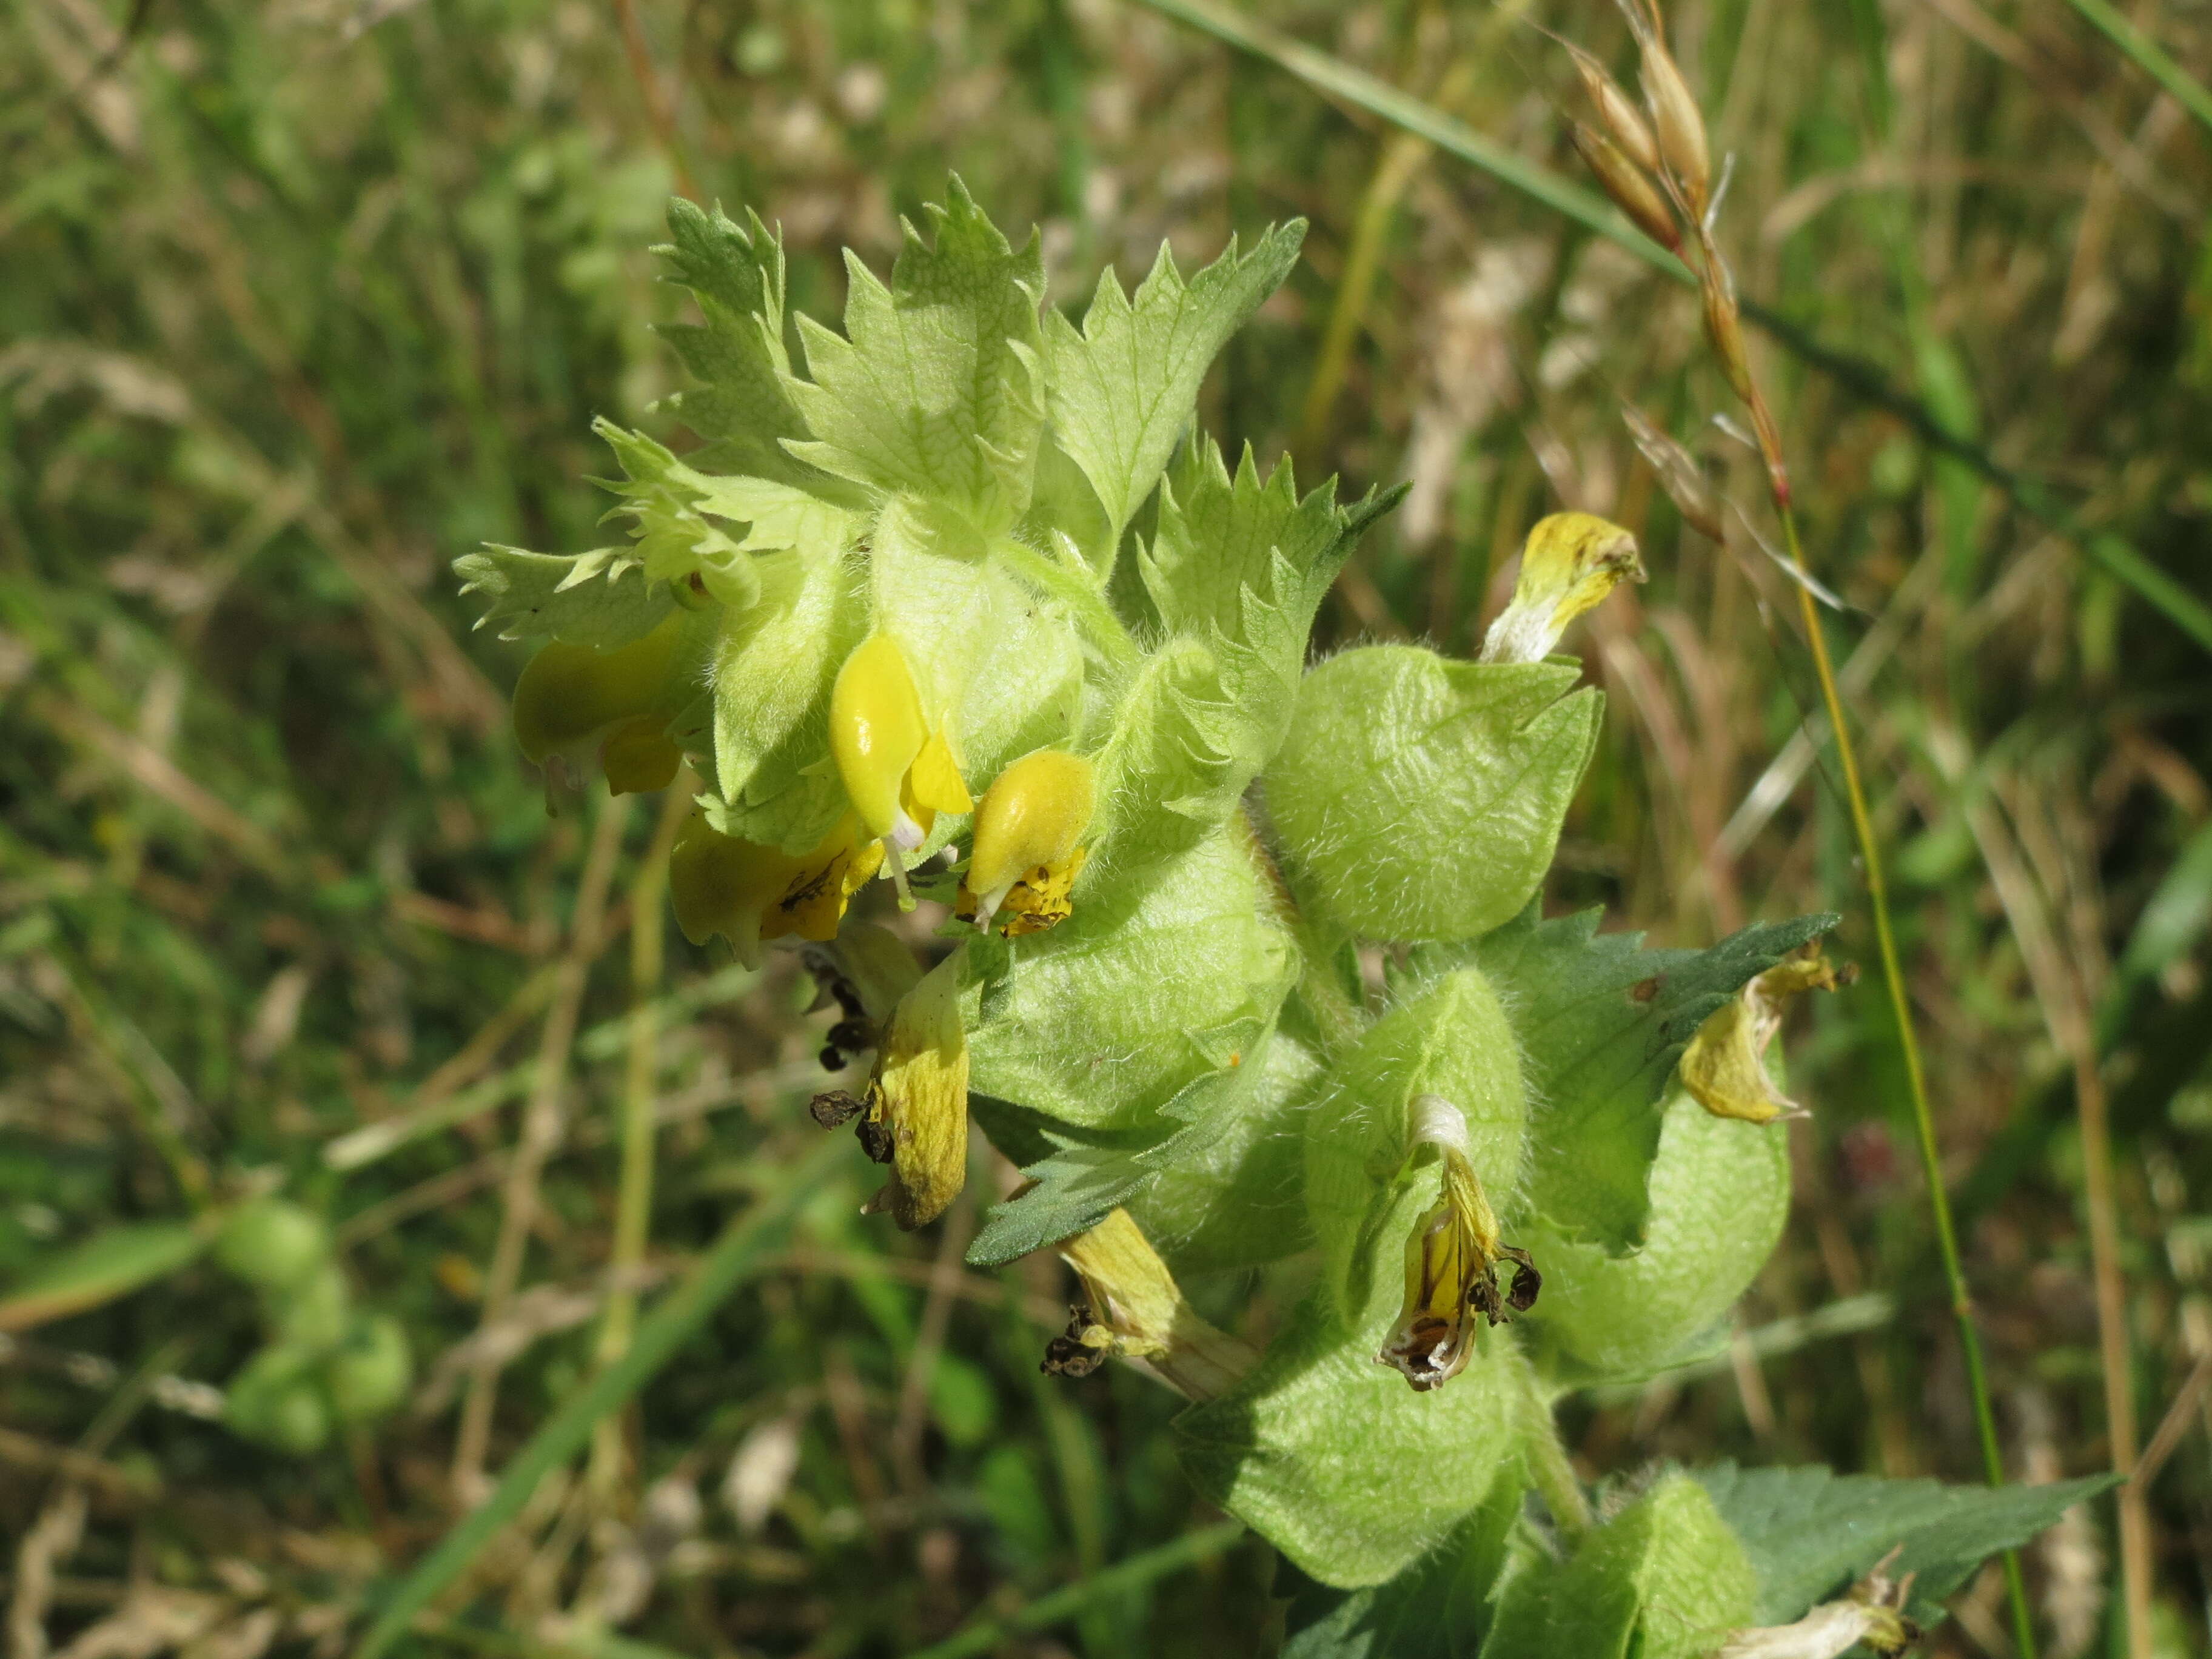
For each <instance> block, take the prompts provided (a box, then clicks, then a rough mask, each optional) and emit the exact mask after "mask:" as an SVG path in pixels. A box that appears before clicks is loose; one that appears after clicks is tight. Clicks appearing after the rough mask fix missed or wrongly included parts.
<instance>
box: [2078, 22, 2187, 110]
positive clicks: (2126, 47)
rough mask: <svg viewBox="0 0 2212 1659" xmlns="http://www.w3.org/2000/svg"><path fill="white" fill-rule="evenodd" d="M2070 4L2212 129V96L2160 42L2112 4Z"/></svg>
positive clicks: (2180, 103) (2181, 104) (2132, 61)
mask: <svg viewBox="0 0 2212 1659" xmlns="http://www.w3.org/2000/svg"><path fill="white" fill-rule="evenodd" d="M2067 3H2069V5H2071V6H2072V7H2073V8H2074V9H2075V10H2076V11H2078V12H2080V13H2081V15H2082V16H2084V17H2086V18H2087V19H2088V20H2089V21H2090V22H2091V23H2093V24H2094V25H2095V26H2096V27H2097V28H2098V29H2099V30H2100V31H2101V32H2102V33H2104V35H2105V38H2106V39H2107V40H2110V41H2111V42H2112V44H2113V45H2114V46H2118V48H2119V49H2120V51H2121V52H2124V54H2125V55H2126V56H2127V58H2128V59H2129V61H2130V62H2131V63H2133V64H2135V65H2136V67H2137V68H2138V69H2140V70H2142V72H2143V73H2144V74H2146V75H2148V76H2150V78H2151V79H2152V80H2154V81H2155V82H2158V83H2159V85H2160V86H2162V87H2164V88H2166V90H2167V91H2168V92H2170V93H2172V94H2173V96H2174V100H2175V101H2176V102H2178V103H2179V105H2180V106H2182V108H2184V109H2185V110H2187V111H2188V112H2190V113H2191V115H2193V116H2195V117H2196V118H2197V119H2198V120H2200V121H2202V122H2203V123H2204V125H2206V126H2208V127H2212V92H2207V91H2206V90H2205V89H2204V83H2203V82H2201V81H2199V80H2197V78H2196V77H2195V76H2192V75H2191V74H2190V72H2189V71H2188V70H2185V69H2184V68H2182V67H2181V65H2180V64H2177V63H2175V62H2174V61H2173V59H2172V58H2169V57H2167V56H2166V49H2165V48H2164V47H2162V46H2160V45H2159V44H2158V42H2157V41H2155V40H2152V39H2151V38H2150V36H2148V34H2145V33H2143V32H2142V30H2141V29H2139V28H2137V27H2136V26H2135V25H2134V24H2133V23H2131V22H2130V21H2128V20H2127V19H2126V18H2125V17H2124V16H2122V15H2120V12H2119V9H2118V7H2116V6H2114V5H2112V4H2111V3H2110V0H2067Z"/></svg>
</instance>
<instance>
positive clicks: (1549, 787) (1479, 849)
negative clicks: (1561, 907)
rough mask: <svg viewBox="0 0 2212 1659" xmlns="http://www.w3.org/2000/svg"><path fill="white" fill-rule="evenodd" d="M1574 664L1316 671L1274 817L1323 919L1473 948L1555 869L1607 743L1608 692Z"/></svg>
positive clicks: (1369, 663) (1403, 658) (1400, 651)
mask: <svg viewBox="0 0 2212 1659" xmlns="http://www.w3.org/2000/svg"><path fill="white" fill-rule="evenodd" d="M1580 677H1581V671H1580V669H1579V668H1578V667H1577V666H1576V665H1573V664H1571V663H1563V662H1541V663H1516V664H1507V663H1470V662H1455V661H1452V660H1450V659H1447V658H1443V657H1440V656H1437V654H1436V653H1433V652H1431V651H1427V650H1424V649H1422V648H1420V647H1415V646H1402V645H1382V646H1367V647H1362V648H1360V649H1358V650H1353V651H1346V652H1345V653H1341V654H1340V655H1339V656H1335V657H1333V658H1331V659H1329V660H1328V661H1327V662H1325V663H1323V664H1322V665H1321V666H1320V667H1318V668H1316V670H1314V671H1313V672H1312V673H1310V674H1309V675H1307V676H1306V678H1305V683H1304V684H1303V685H1302V686H1301V687H1300V688H1299V691H1298V697H1297V714H1296V715H1295V717H1294V718H1293V720H1291V726H1290V732H1289V735H1288V736H1287V738H1285V740H1284V742H1283V745H1282V750H1281V752H1280V753H1279V755H1277V756H1276V757H1275V758H1274V759H1273V762H1272V763H1270V764H1269V765H1268V768H1267V811H1268V815H1269V817H1270V818H1271V819H1272V820H1273V823H1274V826H1275V829H1276V832H1277V834H1278V835H1279V836H1280V837H1281V840H1282V843H1283V848H1284V853H1285V863H1286V866H1287V868H1288V873H1289V874H1290V876H1291V881H1292V883H1293V884H1294V885H1295V886H1296V887H1297V890H1298V891H1299V893H1300V894H1301V896H1303V897H1304V898H1305V899H1306V901H1307V902H1308V903H1309V904H1310V907H1311V908H1312V909H1313V910H1314V911H1315V912H1316V914H1317V915H1319V916H1320V917H1321V918H1322V919H1323V920H1325V921H1328V923H1330V924H1331V925H1333V926H1334V927H1338V928H1340V929H1341V930H1343V931H1344V932H1346V933H1355V934H1358V935H1361V936H1363V937H1365V938H1370V939H1471V938H1474V937H1475V936H1476V935H1478V934H1481V933H1487V932H1488V931H1490V930H1491V929H1492V928H1493V927H1498V925H1499V924H1501V923H1503V922H1504V921H1508V920H1510V918H1511V917H1512V916H1513V915H1515V913H1516V912H1517V911H1518V910H1519V909H1520V908H1522V906H1523V905H1525V904H1526V903H1528V900H1529V898H1530V897H1531V896H1533V895H1534V893H1535V891H1536V890H1537V888H1538V886H1539V885H1540V884H1541V883H1542V881H1543V878H1544V872H1546V871H1547V870H1548V869H1549V868H1550V867H1551V863H1552V851H1553V847H1554V846H1555V845H1556V844H1557V842H1558V841H1559V825H1560V823H1561V822H1562V821H1563V820H1564V819H1565V816H1566V811H1567V806H1568V803H1569V802H1570V800H1571V799H1572V797H1573V794H1574V791H1575V786H1576V785H1577V783H1578V782H1580V781H1581V779H1582V775H1583V767H1584V766H1585V765H1586V764H1587V763H1588V762H1589V757H1590V752H1591V750H1592V748H1593V747H1594V746H1595V744H1596V742H1597V729H1598V717H1599V714H1600V712H1601V709H1602V708H1603V702H1602V699H1601V696H1600V694H1599V693H1598V692H1597V691H1596V690H1595V689H1588V688H1586V689H1584V690H1580V691H1577V690H1573V687H1574V686H1575V684H1576V682H1577V680H1578V679H1579V678H1580Z"/></svg>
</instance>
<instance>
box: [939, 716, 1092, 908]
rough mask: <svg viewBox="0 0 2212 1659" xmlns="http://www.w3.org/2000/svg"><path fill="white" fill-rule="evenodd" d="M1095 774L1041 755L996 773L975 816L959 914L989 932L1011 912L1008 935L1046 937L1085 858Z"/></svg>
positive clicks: (1067, 758)
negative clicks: (996, 918)
mask: <svg viewBox="0 0 2212 1659" xmlns="http://www.w3.org/2000/svg"><path fill="white" fill-rule="evenodd" d="M1094 770H1095V769H1093V767H1092V766H1091V763H1090V761H1088V760H1087V759H1085V757H1083V756H1081V755H1073V754H1070V753H1068V751H1067V750H1064V749H1040V750H1036V752H1035V753H1033V754H1030V755H1025V756H1024V757H1022V758H1021V759H1020V760H1018V761H1016V762H1015V763H1013V764H1012V766H1009V767H1008V768H1007V769H1006V770H1005V771H1003V772H1001V773H1000V774H999V776H998V779H997V781H994V783H993V784H992V785H991V787H989V788H988V789H987V790H985V791H984V792H983V799H982V802H981V805H978V806H977V807H976V809H975V851H974V854H973V855H972V856H971V857H970V858H969V861H968V874H967V877H966V878H965V879H964V880H963V881H962V883H961V884H960V893H959V898H958V902H957V904H956V905H955V906H954V909H955V913H956V914H957V915H959V916H961V917H962V918H963V920H966V921H974V922H976V923H977V924H978V925H980V926H982V927H988V926H990V922H991V918H992V917H993V916H994V915H997V914H998V911H999V909H1000V907H1001V906H1007V907H1009V908H1011V909H1012V912H1013V914H1012V916H1011V917H1010V918H1009V920H1008V921H1007V922H1006V932H1007V933H1009V934H1010V935H1011V934H1020V933H1042V931H1043V930H1044V929H1046V928H1048V927H1052V926H1053V925H1054V923H1055V922H1058V921H1061V920H1062V919H1064V918H1065V917H1066V915H1068V911H1069V905H1068V898H1067V895H1068V890H1069V889H1070V888H1071V887H1072V886H1073V885H1074V883H1075V878H1076V875H1077V873H1078V872H1079V871H1080V870H1081V869H1082V868H1083V860H1084V856H1085V849H1084V848H1082V847H1081V846H1079V845H1078V842H1079V841H1080V839H1081V837H1082V835H1083V832H1084V830H1085V829H1088V828H1089V827H1090V823H1091V811H1092V810H1093V808H1094V807H1095V806H1096V805H1097V786H1096V782H1095V779H1094Z"/></svg>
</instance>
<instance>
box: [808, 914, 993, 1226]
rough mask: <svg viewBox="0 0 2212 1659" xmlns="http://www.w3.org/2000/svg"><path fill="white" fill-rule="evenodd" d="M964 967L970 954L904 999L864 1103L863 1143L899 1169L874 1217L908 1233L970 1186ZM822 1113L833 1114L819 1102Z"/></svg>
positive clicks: (947, 963)
mask: <svg viewBox="0 0 2212 1659" xmlns="http://www.w3.org/2000/svg"><path fill="white" fill-rule="evenodd" d="M963 967H964V955H963V952H962V951H954V952H953V953H952V954H951V956H949V957H946V958H945V960H944V961H942V962H940V963H938V964H937V966H936V967H934V968H933V969H930V971H929V972H928V973H927V974H925V975H922V977H921V983H920V984H918V985H916V986H915V987H914V989H913V990H911V991H909V992H908V993H907V994H906V995H904V996H903V997H902V998H900V999H899V1004H898V1006H897V1007H896V1008H895V1009H893V1010H892V1011H891V1018H890V1030H888V1031H886V1032H885V1033H884V1040H883V1043H882V1046H881V1047H880V1048H878V1050H877V1052H876V1070H875V1075H874V1076H872V1077H871V1078H870V1079H868V1092H867V1096H866V1099H865V1101H863V1102H862V1103H861V1105H862V1108H863V1109H864V1110H865V1111H866V1116H865V1117H864V1118H862V1120H861V1121H860V1126H859V1129H860V1144H861V1145H862V1146H865V1147H866V1148H867V1151H868V1156H869V1157H871V1158H874V1159H875V1160H876V1162H877V1163H878V1164H890V1169H891V1176H890V1180H889V1181H887V1182H884V1186H883V1188H882V1190H881V1191H879V1192H878V1193H877V1194H876V1195H875V1196H874V1197H873V1198H872V1199H870V1200H868V1202H867V1205H866V1213H870V1214H873V1213H875V1212H879V1211H884V1210H889V1211H890V1212H891V1218H892V1219H893V1220H894V1221H896V1222H897V1223H898V1225H900V1226H901V1227H902V1228H904V1229H905V1230H906V1231H908V1232H911V1231H914V1229H915V1228H916V1227H919V1226H921V1225H925V1224H926V1223H928V1222H931V1221H934V1220H935V1219H937V1218H938V1217H939V1216H940V1215H942V1214H944V1213H945V1207H946V1206H948V1205H950V1204H951V1202H952V1200H954V1199H955V1198H957V1197H958V1196H959V1194H960V1188H962V1187H963V1186H964V1185H965V1184H966V1183H967V1180H968V1033H967V1030H966V1028H965V1027H964V1026H963V1024H962V1023H961V1019H960V975H961V973H962V971H963ZM815 1115H816V1117H817V1120H822V1119H823V1118H824V1116H825V1115H824V1113H823V1111H822V1109H821V1108H820V1105H819V1103H817V1109H816V1113H815ZM829 1121H835V1119H834V1118H832V1119H829Z"/></svg>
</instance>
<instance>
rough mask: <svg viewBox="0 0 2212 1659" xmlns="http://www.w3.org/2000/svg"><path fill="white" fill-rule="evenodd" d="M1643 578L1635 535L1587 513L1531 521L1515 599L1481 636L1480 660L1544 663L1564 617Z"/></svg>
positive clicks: (1561, 631) (1561, 629)
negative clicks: (1617, 588)
mask: <svg viewBox="0 0 2212 1659" xmlns="http://www.w3.org/2000/svg"><path fill="white" fill-rule="evenodd" d="M1642 580H1644V562H1643V561H1642V560H1641V559H1639V558H1638V556H1637V553H1636V538H1635V537H1633V536H1632V535H1630V534H1629V533H1628V532H1626V530H1623V529H1622V528H1621V527H1620V526H1619V525H1617V524H1608V523H1607V521H1606V520H1603V519H1599V518H1594V517H1592V516H1591V515H1590V514H1589V513H1553V514H1552V515H1551V517H1549V518H1547V519H1540V520H1537V521H1536V527H1535V528H1534V529H1533V530H1531V531H1530V532H1528V540H1527V541H1526V542H1525V543H1523V544H1522V549H1521V574H1520V576H1519V578H1518V579H1517V580H1516V581H1515V582H1514V584H1513V603H1512V604H1510V605H1507V606H1506V607H1505V609H1504V611H1500V612H1499V613H1498V620H1497V621H1496V622H1494V623H1491V625H1490V632H1489V633H1488V634H1486V635H1484V637H1483V641H1482V657H1481V660H1482V661H1484V662H1541V661H1543V659H1545V658H1546V657H1547V656H1549V655H1551V653H1552V647H1553V646H1555V645H1557V644H1558V643H1559V635H1562V634H1564V633H1565V632H1566V631H1567V624H1568V623H1571V622H1572V621H1573V620H1574V619H1575V618H1576V617H1579V616H1581V615H1582V614H1583V611H1588V610H1589V608H1590V607H1591V606H1592V605H1595V604H1596V603H1597V602H1598V601H1599V600H1600V599H1603V598H1604V597H1605V596H1606V595H1607V594H1608V593H1610V592H1613V589H1614V588H1615V587H1616V586H1619V585H1620V583H1621V582H1623V581H1632V582H1640V581H1642Z"/></svg>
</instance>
